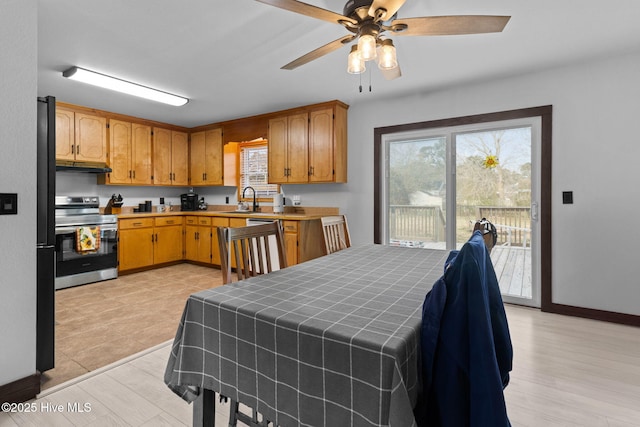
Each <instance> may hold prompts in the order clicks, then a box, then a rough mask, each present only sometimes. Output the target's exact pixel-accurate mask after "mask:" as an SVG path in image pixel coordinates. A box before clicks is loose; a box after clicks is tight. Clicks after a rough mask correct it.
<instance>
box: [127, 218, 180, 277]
mask: <svg viewBox="0 0 640 427" xmlns="http://www.w3.org/2000/svg"><path fill="white" fill-rule="evenodd" d="M183 230H184V227H183V224H182V217H181V216H167V217H156V218H152V217H146V218H140V219H137V218H135V219H134V218H131V219H121V220H120V221H119V225H118V233H119V245H118V259H119V271H127V270H135V269H140V268H145V267H150V266H153V265H156V264H165V263H169V262H175V261H180V260H182V258H183Z"/></svg>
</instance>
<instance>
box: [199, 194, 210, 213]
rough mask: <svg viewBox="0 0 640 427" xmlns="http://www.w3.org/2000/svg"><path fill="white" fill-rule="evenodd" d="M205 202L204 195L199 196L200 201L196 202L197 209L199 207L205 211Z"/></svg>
mask: <svg viewBox="0 0 640 427" xmlns="http://www.w3.org/2000/svg"><path fill="white" fill-rule="evenodd" d="M207 207H208V206H207V203H206V202H205V201H204V197H200V201H199V202H198V209H200V210H201V211H206V210H207Z"/></svg>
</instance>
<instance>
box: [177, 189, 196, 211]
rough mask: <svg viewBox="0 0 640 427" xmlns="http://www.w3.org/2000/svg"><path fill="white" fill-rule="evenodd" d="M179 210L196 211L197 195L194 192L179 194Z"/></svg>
mask: <svg viewBox="0 0 640 427" xmlns="http://www.w3.org/2000/svg"><path fill="white" fill-rule="evenodd" d="M180 210H181V211H197V210H198V195H197V194H195V193H186V194H181V195H180Z"/></svg>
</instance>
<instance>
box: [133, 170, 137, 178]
mask: <svg viewBox="0 0 640 427" xmlns="http://www.w3.org/2000/svg"><path fill="white" fill-rule="evenodd" d="M133 179H136V171H133Z"/></svg>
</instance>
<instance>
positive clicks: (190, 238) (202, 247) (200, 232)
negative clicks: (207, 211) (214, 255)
mask: <svg viewBox="0 0 640 427" xmlns="http://www.w3.org/2000/svg"><path fill="white" fill-rule="evenodd" d="M184 229H185V235H184V249H185V259H187V260H189V261H198V262H204V263H210V262H211V237H212V236H211V234H212V233H211V218H208V217H198V216H188V217H186V218H185V226H184Z"/></svg>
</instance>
